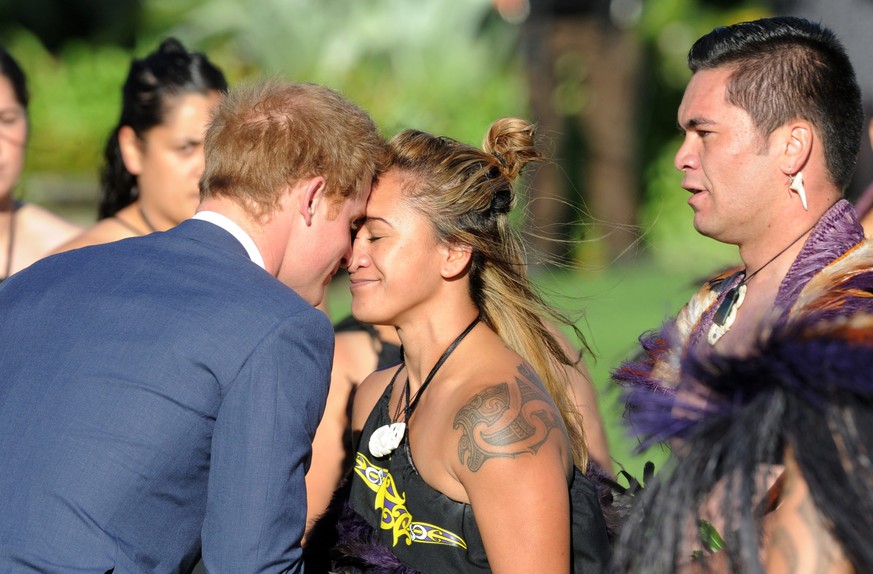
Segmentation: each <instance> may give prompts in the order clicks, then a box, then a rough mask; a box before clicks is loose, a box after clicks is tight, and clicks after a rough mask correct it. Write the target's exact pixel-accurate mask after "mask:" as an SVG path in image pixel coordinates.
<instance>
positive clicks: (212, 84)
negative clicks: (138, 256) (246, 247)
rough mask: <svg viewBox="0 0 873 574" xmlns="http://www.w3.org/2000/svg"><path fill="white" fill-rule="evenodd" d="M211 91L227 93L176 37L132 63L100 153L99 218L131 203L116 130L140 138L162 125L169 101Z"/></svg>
mask: <svg viewBox="0 0 873 574" xmlns="http://www.w3.org/2000/svg"><path fill="white" fill-rule="evenodd" d="M212 91H221V92H224V91H227V81H226V80H225V78H224V74H223V73H222V72H221V70H219V69H218V68H217V67H216V66H215V65H213V64H212V62H210V61H209V59H208V58H207V57H206V56H205V55H204V54H201V53H199V52H188V51H187V50H186V49H185V47H184V46H183V45H182V43H181V42H179V41H178V40H176V39H175V38H168V39H166V40H164V41H163V42H162V43H161V45H160V47H159V48H158V49H157V50H156V51H155V52H152V53H151V54H149V55H148V56H146V57H145V58H143V59H141V60H133V62H131V65H130V71H129V72H128V75H127V80H125V82H124V87H123V88H122V90H121V94H122V104H121V118H120V119H119V121H118V125H116V126H115V128H114V129H113V130H112V132H111V133H110V134H109V139H108V140H107V142H106V149H105V151H104V156H105V158H106V161H105V164H104V166H103V168H102V170H101V173H100V189H101V196H100V206H99V208H98V213H97V218H98V219H103V218H106V217H112V216H113V215H115V214H116V213H117V212H118V211H119V210H120V209H122V208H124V207H126V206H127V205H130V204H131V203H133V201H134V200H135V199H136V192H135V188H136V178H135V177H134V176H133V174H131V173H130V172H129V171H127V168H125V166H124V161H123V159H122V157H121V149H120V147H119V144H118V132H119V130H120V129H121V127H122V126H130V127H131V128H132V129H133V131H134V132H135V133H136V135H137V136H138V137H140V138H142V137H143V136H144V134H145V132H147V131H148V130H149V129H151V128H153V127H155V126H157V125H160V124H162V123H163V122H164V119H165V117H166V115H167V112H168V110H169V103H168V101H169V100H170V99H171V98H174V97H176V96H179V95H183V94H189V93H197V94H204V95H205V94H208V93H209V92H212Z"/></svg>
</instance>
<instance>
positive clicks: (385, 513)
mask: <svg viewBox="0 0 873 574" xmlns="http://www.w3.org/2000/svg"><path fill="white" fill-rule="evenodd" d="M355 474H357V475H358V476H359V477H361V479H362V480H363V481H364V484H366V485H367V487H368V488H369V489H370V490H372V491H373V492H375V493H376V502H375V504H374V505H373V507H374V508H375V509H377V510H379V511H380V512H381V513H382V518H381V519H380V521H379V525H380V526H381V528H382V530H388V531H390V532H391V534H392V535H393V537H394V542H393V543H392V545H393V546H397V543H398V542H399V541H400V540H401V539H403V540H404V542H406V545H407V546H409V545H411V544H412V543H413V542H417V543H422V544H442V545H445V546H457V547H459V548H463V549H465V550H466V549H467V543H466V542H464V539H463V538H461V537H460V536H458V535H457V534H455V533H453V532H449V531H448V530H445V529H443V528H440V527H439V526H436V525H434V524H427V523H426V522H415V521H413V520H412V515H411V514H410V513H409V511H408V510H407V508H406V493H401V492H398V491H397V486H396V483H395V482H394V478H393V477H392V476H391V473H390V472H389V471H388V469H387V468H382V467H379V466H376V465H374V464H373V463H371V462H370V461H369V460H367V457H366V456H364V455H363V454H361V453H360V452H359V453H357V456H356V457H355Z"/></svg>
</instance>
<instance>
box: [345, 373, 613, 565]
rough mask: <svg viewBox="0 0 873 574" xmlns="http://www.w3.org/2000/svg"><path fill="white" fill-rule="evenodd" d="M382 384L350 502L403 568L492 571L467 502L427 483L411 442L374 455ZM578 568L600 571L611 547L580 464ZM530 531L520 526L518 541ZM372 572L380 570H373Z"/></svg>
mask: <svg viewBox="0 0 873 574" xmlns="http://www.w3.org/2000/svg"><path fill="white" fill-rule="evenodd" d="M390 394H391V385H389V386H388V388H387V389H386V390H385V393H384V394H383V395H382V397H381V399H380V400H379V402H378V403H377V405H376V407H375V408H374V409H373V412H372V413H371V414H370V417H369V418H368V420H367V423H366V425H365V426H364V429H363V432H362V434H361V441H360V445H359V448H358V452H357V453H356V460H355V467H354V472H353V473H352V476H351V479H350V480H351V494H350V502H349V505H350V507H351V509H352V510H354V511H355V512H356V513H357V514H358V515H360V517H361V518H362V519H363V520H364V521H366V522H367V523H368V524H369V525H370V526H371V527H372V528H373V530H374V531H376V532H377V534H375V536H376V537H377V538H378V540H379V541H380V542H381V543H382V544H383V545H384V546H386V547H387V548H389V549H390V550H391V552H392V553H393V554H394V555H395V556H396V557H397V558H399V560H400V561H401V562H402V563H403V564H404V565H406V566H409V567H410V568H413V569H415V570H417V571H420V572H425V573H427V572H430V573H443V572H469V573H477V574H478V573H486V572H491V568H490V567H489V565H488V559H487V557H486V556H485V547H484V545H483V543H482V537H481V535H480V533H479V529H478V527H477V525H476V519H475V517H474V515H473V509H472V508H471V507H470V505H469V504H464V503H461V502H457V501H454V500H452V499H450V498H448V497H447V496H445V495H444V494H442V493H441V492H438V491H436V490H434V489H433V488H431V487H430V486H428V484H427V483H425V482H424V480H423V479H422V478H421V476H419V474H418V472H417V471H416V469H415V466H414V464H413V461H412V458H411V455H410V451H409V446H408V441H406V440H405V439H404V441H403V443H402V444H401V445H400V447H399V448H398V449H397V450H396V451H394V453H392V455H390V456H388V457H387V458H378V459H377V458H376V457H374V456H373V455H372V454H370V452H369V450H368V448H367V445H368V443H369V438H370V435H372V434H373V432H374V431H375V429H377V428H379V427H380V426H382V425H384V424H387V423H389V422H390V418H389V414H388V398H389V396H390ZM569 495H570V503H571V540H572V546H573V564H572V566H573V569H572V572H573V573H574V574H583V573H584V574H589V573H600V572H602V571H603V570H604V568H605V567H606V564H607V562H608V560H609V553H610V545H609V541H608V539H607V532H606V525H605V523H604V519H603V514H602V512H601V509H600V503H599V500H598V495H597V492H596V490H595V488H594V486H593V485H592V484H591V482H590V481H589V480H588V479H587V478H586V477H585V476H584V475H583V474H582V472H581V471H579V469H575V471H574V474H573V479H572V483H571V485H570V487H569ZM524 536H525V527H524V525H523V524H521V525H519V528H518V539H519V541H522V540H523V539H524ZM373 571H378V569H374V570H373Z"/></svg>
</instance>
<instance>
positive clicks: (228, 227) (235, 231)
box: [192, 211, 266, 269]
mask: <svg viewBox="0 0 873 574" xmlns="http://www.w3.org/2000/svg"><path fill="white" fill-rule="evenodd" d="M192 219H200V220H203V221H208V222H209V223H213V224H215V225H217V226H219V227H220V228H222V229H224V230H225V231H227V232H228V233H230V234H231V235H233V236H234V237H235V238H236V239H237V241H239V242H240V243H242V246H243V247H245V250H246V253H248V254H249V259H251V260H252V261H253V262H255V263H256V264H257V265H258V266H259V267H260V268H261V269H266V266H265V265H264V258H263V257H261V252H260V251H258V246H257V245H255V242H254V240H253V239H252V238H251V236H249V234H248V233H246V232H245V231H244V230H243V228H242V227H240V226H239V225H237V223H236V222H235V221H233V220H232V219H230V218H229V217H227V216H226V215H222V214H220V213H218V212H215V211H198V212H197V213H195V214H194V217H193V218H192Z"/></svg>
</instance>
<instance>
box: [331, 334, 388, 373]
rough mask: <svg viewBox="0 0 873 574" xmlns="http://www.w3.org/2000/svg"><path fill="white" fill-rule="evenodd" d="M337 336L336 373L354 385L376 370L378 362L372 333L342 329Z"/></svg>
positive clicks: (335, 349) (335, 351) (335, 352)
mask: <svg viewBox="0 0 873 574" xmlns="http://www.w3.org/2000/svg"><path fill="white" fill-rule="evenodd" d="M335 338H336V346H335V348H334V359H333V361H334V373H336V374H337V375H338V376H341V377H343V378H344V379H345V380H347V381H348V382H349V383H350V384H351V385H352V386H355V385H358V384H360V383H361V381H363V380H364V379H365V378H366V377H367V375H369V374H370V373H372V372H373V371H375V370H376V365H377V364H378V356H377V354H376V351H375V350H374V349H373V341H372V338H371V337H370V334H369V333H367V332H365V331H342V332H339V333H337V334H336V337H335Z"/></svg>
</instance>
